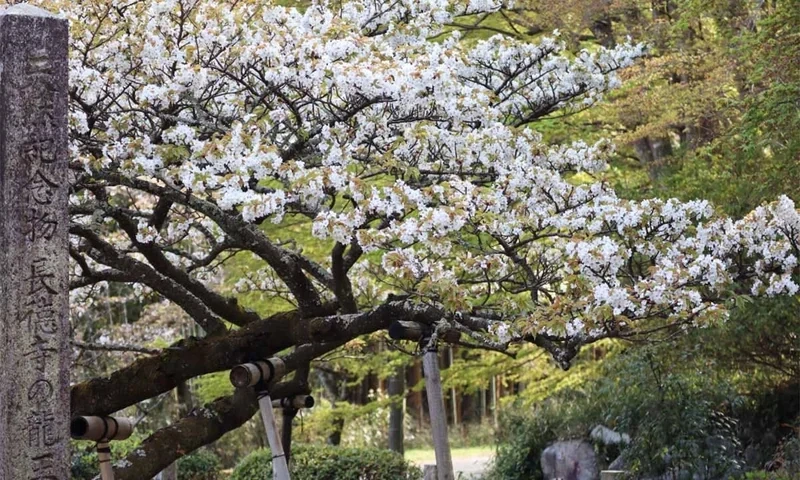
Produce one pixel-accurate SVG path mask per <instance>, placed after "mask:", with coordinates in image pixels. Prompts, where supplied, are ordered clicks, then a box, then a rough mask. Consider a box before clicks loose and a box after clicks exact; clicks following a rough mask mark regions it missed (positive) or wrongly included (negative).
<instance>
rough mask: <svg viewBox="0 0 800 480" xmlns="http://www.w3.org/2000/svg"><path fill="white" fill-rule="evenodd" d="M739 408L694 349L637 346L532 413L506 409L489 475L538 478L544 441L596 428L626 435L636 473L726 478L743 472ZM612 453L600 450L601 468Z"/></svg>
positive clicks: (629, 460)
mask: <svg viewBox="0 0 800 480" xmlns="http://www.w3.org/2000/svg"><path fill="white" fill-rule="evenodd" d="M744 403H745V402H744V400H743V399H742V398H741V397H739V396H738V395H737V394H736V392H735V391H734V390H733V389H732V388H731V386H730V384H729V383H728V382H726V381H725V379H723V378H720V377H719V376H718V375H716V373H715V371H714V370H713V368H711V366H709V365H706V362H705V360H704V359H702V358H699V357H696V356H695V355H694V354H693V352H692V351H691V349H685V350H678V351H677V353H675V354H670V349H669V348H660V349H659V348H642V349H635V350H632V351H629V352H626V354H624V355H620V356H618V357H616V358H614V359H611V360H608V361H606V362H604V366H603V375H601V376H599V377H598V378H597V379H595V380H592V381H588V382H586V383H584V384H582V385H577V386H575V387H572V388H568V389H564V390H561V391H560V392H558V393H557V394H555V395H553V396H551V397H550V398H548V399H546V400H544V401H541V402H538V403H537V404H535V406H534V407H533V408H532V409H530V410H525V409H522V408H510V409H507V410H506V411H507V412H508V413H507V414H506V415H504V417H503V419H502V426H501V428H500V429H499V438H498V442H499V446H498V452H497V457H496V459H495V463H494V465H493V471H492V476H491V478H503V479H508V480H515V479H520V480H521V479H537V478H541V470H540V458H541V453H542V450H543V449H544V448H545V447H546V446H547V445H548V444H550V443H552V442H554V441H557V440H566V439H572V438H586V437H588V434H589V432H590V431H591V429H592V428H593V427H594V426H595V425H605V426H607V427H609V428H612V429H614V430H617V431H620V432H625V433H628V434H630V435H631V437H632V438H633V442H632V444H631V445H630V447H629V448H627V449H626V451H625V459H626V464H627V469H629V470H630V471H632V472H634V473H636V474H637V475H645V474H662V473H666V472H668V471H673V472H677V471H681V472H690V473H698V474H700V475H701V476H702V478H706V477H713V476H714V475H718V476H719V475H729V474H731V473H732V472H735V471H738V470H739V469H740V468H741V465H740V460H739V457H740V455H739V447H740V446H739V441H738V438H737V436H736V429H737V424H736V420H735V419H734V415H733V414H734V413H735V412H736V411H738V409H741V408H742V407H743V405H744ZM617 453H618V452H617V451H614V450H610V451H602V452H601V454H603V455H602V456H601V463H602V462H606V464H607V463H608V462H610V461H612V460H613V459H614V457H615V456H616V454H617Z"/></svg>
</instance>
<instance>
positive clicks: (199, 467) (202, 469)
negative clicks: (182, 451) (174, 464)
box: [178, 449, 222, 480]
mask: <svg viewBox="0 0 800 480" xmlns="http://www.w3.org/2000/svg"><path fill="white" fill-rule="evenodd" d="M221 469H222V464H221V463H220V461H219V457H217V456H216V455H215V454H214V453H213V452H210V451H208V450H202V449H201V450H197V451H194V452H192V453H191V454H189V455H186V456H185V457H182V458H181V459H180V460H178V480H217V479H218V478H219V471H220V470H221Z"/></svg>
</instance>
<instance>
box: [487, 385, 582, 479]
mask: <svg viewBox="0 0 800 480" xmlns="http://www.w3.org/2000/svg"><path fill="white" fill-rule="evenodd" d="M587 406H589V402H587V401H586V399H585V395H584V394H582V393H581V392H578V391H574V390H570V391H569V392H562V393H561V394H560V395H558V396H557V397H553V398H550V399H547V400H545V401H543V402H541V403H539V404H538V405H536V406H535V407H534V408H533V409H531V410H522V409H517V408H513V407H512V408H509V409H507V410H506V412H507V413H504V414H503V416H502V417H501V425H500V428H499V429H498V438H497V441H498V446H497V455H496V456H495V459H494V463H493V464H492V467H491V471H490V474H489V475H488V478H498V479H503V480H536V479H541V478H542V470H541V464H540V458H541V455H542V450H544V449H545V448H546V447H547V445H548V444H550V443H552V442H554V441H556V440H558V439H559V438H571V437H574V436H578V437H580V436H584V435H586V434H587V433H588V431H589V430H588V428H589V427H588V425H589V418H588V417H589V416H590V415H587V413H588V409H587V408H586V407H587Z"/></svg>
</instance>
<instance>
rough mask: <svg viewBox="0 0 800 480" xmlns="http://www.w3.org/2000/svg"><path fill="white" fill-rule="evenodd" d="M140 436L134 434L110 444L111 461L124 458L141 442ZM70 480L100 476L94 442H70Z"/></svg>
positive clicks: (90, 479) (85, 479)
mask: <svg viewBox="0 0 800 480" xmlns="http://www.w3.org/2000/svg"><path fill="white" fill-rule="evenodd" d="M142 438H143V437H142V436H141V435H139V434H134V435H133V436H131V437H130V438H128V439H127V440H121V441H117V442H111V443H110V444H109V445H110V446H111V461H112V462H116V461H117V460H119V459H121V458H125V457H126V456H128V454H129V453H131V452H132V451H133V449H135V448H136V447H137V446H139V444H140V443H141V442H142ZM70 470H71V478H72V480H92V479H93V478H94V477H96V476H98V475H100V465H99V464H98V463H97V452H96V450H95V443H94V442H86V441H75V440H73V441H72V461H71V465H70Z"/></svg>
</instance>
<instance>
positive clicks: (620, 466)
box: [608, 455, 628, 470]
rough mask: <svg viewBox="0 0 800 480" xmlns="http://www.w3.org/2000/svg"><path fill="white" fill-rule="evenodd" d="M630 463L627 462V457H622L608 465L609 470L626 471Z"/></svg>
mask: <svg viewBox="0 0 800 480" xmlns="http://www.w3.org/2000/svg"><path fill="white" fill-rule="evenodd" d="M627 464H628V462H626V461H625V455H620V456H619V457H617V458H616V459H614V461H613V462H611V463H610V464H609V465H608V469H609V470H625V467H627Z"/></svg>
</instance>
